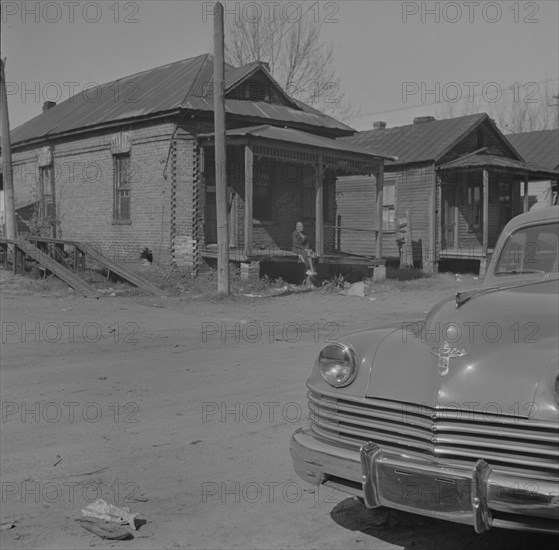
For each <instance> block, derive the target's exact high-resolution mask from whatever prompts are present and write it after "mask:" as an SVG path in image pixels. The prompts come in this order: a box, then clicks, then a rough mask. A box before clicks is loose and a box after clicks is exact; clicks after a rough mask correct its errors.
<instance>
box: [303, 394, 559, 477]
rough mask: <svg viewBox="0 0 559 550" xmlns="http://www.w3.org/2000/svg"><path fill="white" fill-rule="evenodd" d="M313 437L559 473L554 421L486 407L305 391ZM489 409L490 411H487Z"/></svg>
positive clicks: (457, 462)
mask: <svg viewBox="0 0 559 550" xmlns="http://www.w3.org/2000/svg"><path fill="white" fill-rule="evenodd" d="M308 397H309V409H310V419H311V429H312V431H313V433H314V435H315V436H316V437H317V438H319V439H322V440H324V441H328V442H332V443H334V444H336V445H344V446H350V447H355V448H359V447H360V446H361V445H363V444H364V443H366V442H367V441H374V442H375V443H376V444H377V445H378V446H379V447H380V448H381V449H384V450H386V451H393V452H396V453H399V454H403V455H409V456H412V457H416V458H424V459H426V460H436V461H437V462H439V463H443V462H444V463H446V464H449V466H460V465H463V466H464V467H469V466H471V465H472V464H473V463H475V461H476V460H478V459H480V458H483V459H484V460H485V461H487V462H488V463H489V464H490V465H491V467H492V468H493V469H495V470H500V471H504V472H508V471H514V472H522V474H523V475H526V476H528V477H531V476H533V477H536V476H539V475H542V474H543V475H545V476H546V477H547V476H551V477H559V434H558V431H557V424H556V423H551V422H543V421H539V420H537V419H532V420H530V419H529V418H527V417H522V416H518V415H504V414H498V415H497V414H494V413H493V411H490V410H486V411H485V412H483V411H479V410H457V409H454V408H444V407H436V408H433V407H428V406H426V405H424V404H418V403H404V402H398V401H391V400H385V399H376V398H355V399H354V398H351V397H347V396H344V398H343V399H336V398H333V397H329V396H325V395H321V394H319V393H316V392H314V391H312V390H310V391H309V392H308ZM492 413H493V414H492Z"/></svg>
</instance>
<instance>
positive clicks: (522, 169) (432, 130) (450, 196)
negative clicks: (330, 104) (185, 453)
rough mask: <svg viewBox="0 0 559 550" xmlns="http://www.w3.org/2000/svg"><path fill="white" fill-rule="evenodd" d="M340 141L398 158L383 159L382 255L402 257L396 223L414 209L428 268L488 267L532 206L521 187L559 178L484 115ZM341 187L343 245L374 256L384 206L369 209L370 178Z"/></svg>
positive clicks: (419, 256)
mask: <svg viewBox="0 0 559 550" xmlns="http://www.w3.org/2000/svg"><path fill="white" fill-rule="evenodd" d="M339 141H341V142H342V143H346V144H351V145H355V146H358V147H360V148H362V149H370V150H375V151H382V152H385V153H387V154H392V155H395V156H396V157H397V160H391V161H390V160H389V161H387V162H386V163H385V173H384V193H383V206H382V212H383V214H382V217H383V219H382V225H383V243H382V250H383V254H384V256H386V257H395V258H397V257H398V256H399V248H398V244H397V242H396V239H397V238H398V236H399V235H398V220H399V219H402V218H404V217H405V216H406V212H408V213H409V217H410V219H411V227H412V239H413V255H414V263H416V264H420V265H422V267H423V269H424V270H425V271H427V272H431V271H433V270H434V269H436V266H437V264H438V262H439V261H440V260H442V259H445V258H447V259H452V260H461V259H465V260H466V259H467V260H476V261H479V262H480V270H481V271H482V272H483V270H484V266H485V262H486V258H487V255H488V252H489V253H490V251H491V248H492V247H493V246H494V245H495V241H496V239H497V237H498V235H499V233H500V231H501V229H502V228H503V226H504V225H505V224H506V223H507V221H508V220H510V219H511V218H512V217H513V216H515V215H517V214H519V213H521V212H522V211H525V210H527V209H528V203H527V201H526V200H524V199H523V198H522V195H521V188H523V189H526V188H527V185H528V180H529V179H537V178H544V179H553V180H555V181H557V179H558V176H559V173H558V172H557V171H555V170H553V169H549V168H547V167H545V166H538V165H536V164H533V163H528V162H525V160H524V158H523V157H522V156H521V155H520V153H519V152H518V151H517V150H516V149H515V147H514V146H513V145H512V144H511V142H509V140H507V138H506V137H505V136H504V135H503V134H502V133H501V132H500V131H499V129H498V128H497V126H496V125H495V123H494V122H493V120H492V119H491V118H490V117H489V116H488V115H487V114H485V113H480V114H475V115H468V116H462V117H457V118H451V119H445V120H435V119H434V117H419V118H416V119H414V123H413V124H409V125H406V126H399V127H395V128H386V124H385V123H383V122H379V123H375V125H374V129H373V130H367V131H363V132H359V133H357V134H355V135H352V136H348V137H342V138H340V139H339ZM337 189H338V197H337V203H338V205H337V206H338V220H337V225H338V226H339V227H341V229H340V230H339V233H340V235H339V240H338V244H339V247H340V248H341V250H346V251H348V252H353V253H360V254H368V253H370V251H371V250H372V249H373V247H374V246H375V244H374V243H375V240H376V234H377V232H376V227H377V226H378V225H379V221H380V220H379V218H378V217H377V215H378V214H377V213H378V212H379V211H380V210H379V209H378V208H375V207H371V203H372V202H373V203H374V201H375V198H374V197H373V196H372V194H371V192H370V182H369V181H368V178H366V177H362V176H352V177H348V178H342V179H341V180H340V181H339V182H338V187H337ZM359 204H362V205H363V204H366V205H367V206H366V207H365V208H364V207H363V206H359ZM366 210H368V211H369V215H366V213H365V211H366Z"/></svg>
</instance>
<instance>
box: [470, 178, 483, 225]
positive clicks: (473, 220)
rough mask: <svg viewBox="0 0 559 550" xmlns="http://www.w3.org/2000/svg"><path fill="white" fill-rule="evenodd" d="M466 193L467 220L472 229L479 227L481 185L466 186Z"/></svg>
mask: <svg viewBox="0 0 559 550" xmlns="http://www.w3.org/2000/svg"><path fill="white" fill-rule="evenodd" d="M466 193H467V196H466V206H467V212H468V222H469V224H470V225H471V226H472V227H473V228H474V229H479V228H480V227H481V185H479V184H474V185H470V186H468V187H467V191H466Z"/></svg>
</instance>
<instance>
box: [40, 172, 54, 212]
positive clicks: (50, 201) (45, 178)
mask: <svg viewBox="0 0 559 550" xmlns="http://www.w3.org/2000/svg"><path fill="white" fill-rule="evenodd" d="M39 190H40V212H41V217H42V218H43V220H54V219H55V218H56V200H55V189H54V166H53V164H52V163H51V164H49V165H47V166H39ZM47 190H48V192H47Z"/></svg>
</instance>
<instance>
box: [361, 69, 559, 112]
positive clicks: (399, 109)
mask: <svg viewBox="0 0 559 550" xmlns="http://www.w3.org/2000/svg"><path fill="white" fill-rule="evenodd" d="M557 81H559V78H548V79H546V80H540V81H538V82H526V83H525V85H526V84H546V83H548V82H557ZM505 91H510V92H514V90H511V88H510V87H509V88H507V89H506V90H505ZM431 93H435V92H429V94H431ZM482 95H483V92H480V93H477V94H473V95H471V96H468V97H469V98H471V99H473V98H475V97H480V96H482ZM444 103H448V102H447V101H431V102H425V103H420V104H414V105H406V106H405V107H398V108H396V109H387V110H384V111H371V112H369V113H363V114H360V115H358V116H355V117H353V118H352V120H356V119H358V118H364V117H369V116H376V115H382V114H386V113H397V112H400V111H409V110H410V109H421V108H423V107H430V106H433V105H442V104H444ZM451 103H452V102H451ZM456 103H458V101H457V102H456Z"/></svg>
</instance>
